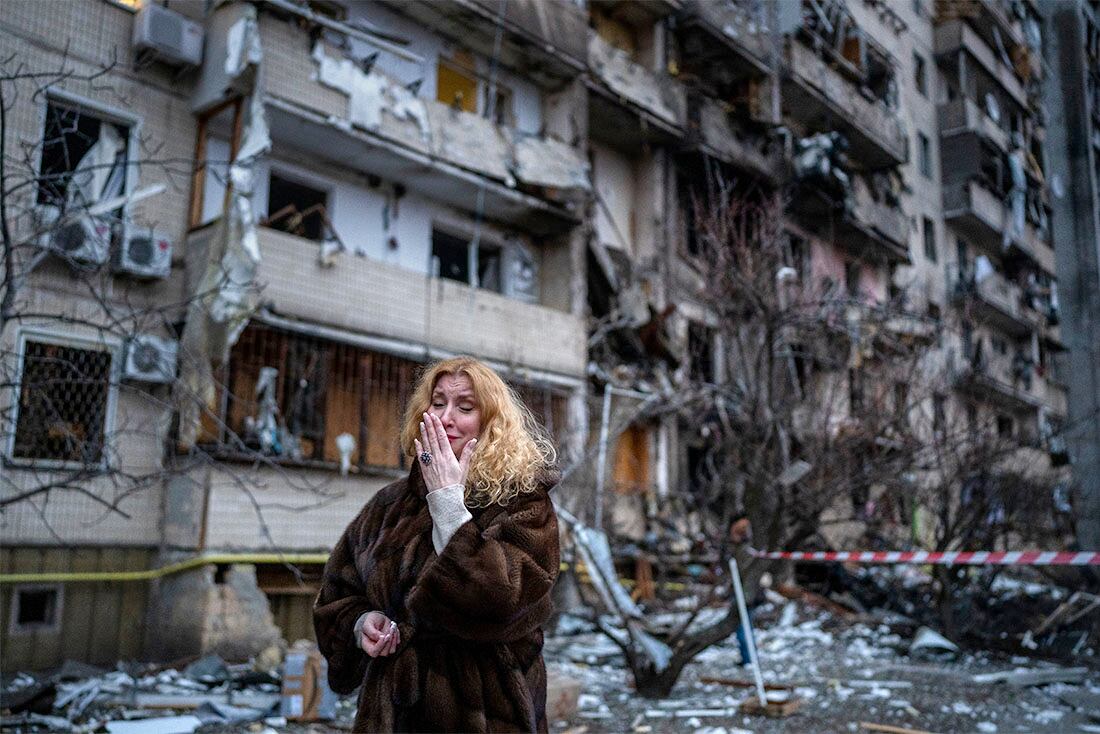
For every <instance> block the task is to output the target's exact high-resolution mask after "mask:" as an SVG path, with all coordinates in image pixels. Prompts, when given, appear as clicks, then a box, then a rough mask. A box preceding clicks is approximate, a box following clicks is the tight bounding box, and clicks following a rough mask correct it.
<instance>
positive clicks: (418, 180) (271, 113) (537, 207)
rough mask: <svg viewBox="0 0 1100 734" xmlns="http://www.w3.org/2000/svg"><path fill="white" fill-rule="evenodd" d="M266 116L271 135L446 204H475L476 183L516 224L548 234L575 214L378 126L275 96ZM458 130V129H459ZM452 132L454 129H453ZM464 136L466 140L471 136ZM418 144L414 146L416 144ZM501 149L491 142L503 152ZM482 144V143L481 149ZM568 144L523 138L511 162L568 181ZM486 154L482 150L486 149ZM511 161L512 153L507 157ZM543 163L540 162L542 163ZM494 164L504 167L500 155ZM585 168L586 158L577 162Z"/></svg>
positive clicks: (489, 203)
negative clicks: (350, 122)
mask: <svg viewBox="0 0 1100 734" xmlns="http://www.w3.org/2000/svg"><path fill="white" fill-rule="evenodd" d="M267 110H268V112H267V116H268V121H269V125H270V128H271V135H272V137H273V138H274V139H275V140H277V141H280V142H283V143H285V144H288V145H291V146H292V147H294V148H297V149H298V150H299V151H301V152H303V153H306V154H308V155H312V156H315V157H317V158H318V159H319V160H324V161H328V162H331V163H335V164H337V165H342V166H351V167H353V168H356V169H358V170H362V171H369V172H371V173H373V174H376V175H378V176H381V177H383V178H385V179H388V180H391V181H394V182H397V183H400V184H402V185H404V186H406V187H408V188H409V189H410V190H413V191H417V192H419V193H422V194H424V195H425V196H428V197H431V198H433V199H436V200H438V201H441V202H443V203H446V204H450V205H451V206H455V207H458V208H460V209H464V210H466V211H475V210H476V209H477V204H478V191H479V190H484V211H485V214H486V216H488V217H489V218H491V219H493V220H496V221H499V222H505V223H507V224H511V225H514V226H517V227H521V228H523V229H525V230H527V231H530V232H532V233H533V234H538V235H552V234H560V233H562V232H565V231H568V230H569V229H570V228H572V227H574V226H575V225H576V224H578V223H579V221H580V218H579V215H578V214H577V213H576V212H575V211H573V210H572V209H571V208H568V207H567V206H562V205H558V204H554V203H551V202H549V201H546V200H544V199H541V198H539V197H537V196H533V195H531V194H528V193H524V192H523V191H520V190H518V189H517V188H515V187H513V186H509V185H508V184H507V182H500V181H495V180H492V179H491V178H489V177H487V176H485V175H481V174H479V173H476V172H473V171H470V170H467V169H465V168H463V167H461V166H459V165H457V164H456V163H454V162H451V161H448V160H445V159H442V158H440V157H438V156H436V155H433V154H432V152H431V151H430V150H425V149H424V147H426V146H416V147H410V146H408V145H404V144H402V143H401V142H399V141H396V140H393V139H388V138H387V137H385V136H383V135H380V134H378V133H376V132H370V131H367V130H361V129H359V128H356V127H351V126H344V125H341V124H340V123H339V121H334V120H331V119H329V118H327V117H324V116H323V115H321V114H320V113H318V112H317V111H315V110H311V109H308V108H304V107H300V106H298V105H296V104H294V103H293V102H290V101H288V100H285V99H281V98H278V97H274V96H270V95H269V96H268V98H267ZM460 132H461V131H459V133H460ZM452 134H454V133H452ZM473 142H474V141H470V144H471V148H472V143H473ZM418 148H419V149H418ZM505 150H506V149H505V148H503V147H497V148H496V152H498V153H499V154H500V155H501V156H509V157H510V154H509V153H507V152H503V151H505ZM486 152H487V151H483V155H484V154H485V153H486ZM567 153H569V154H571V153H572V151H571V149H569V148H568V146H565V145H564V144H558V143H555V142H553V141H535V140H524V141H521V142H520V143H519V144H518V145H517V148H516V158H515V162H514V163H515V165H514V169H515V170H516V171H517V173H520V174H521V175H530V176H531V177H532V180H534V181H539V182H542V183H543V185H547V184H548V183H550V182H561V183H566V182H568V181H569V180H572V179H571V177H572V175H573V174H572V173H570V172H569V171H577V170H581V169H577V168H572V169H568V170H567V164H563V161H565V160H570V159H569V158H567V157H566V154H567ZM486 157H488V156H486ZM512 163H513V162H512V161H510V162H509V165H511V164H512ZM543 164H545V166H544V165H543ZM500 168H501V169H502V170H507V167H506V166H505V165H504V163H503V162H501V165H500ZM583 170H584V171H585V172H586V173H585V175H587V166H586V165H585V166H584V167H583Z"/></svg>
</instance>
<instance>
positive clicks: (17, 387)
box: [3, 328, 123, 471]
mask: <svg viewBox="0 0 1100 734" xmlns="http://www.w3.org/2000/svg"><path fill="white" fill-rule="evenodd" d="M29 341H33V342H39V343H44V344H50V345H52V346H59V347H71V348H73V349H85V350H89V351H101V352H108V353H110V355H111V369H110V371H109V373H108V378H107V405H106V408H105V410H104V414H103V451H102V456H101V457H100V460H99V461H98V462H96V463H94V464H85V463H83V462H80V461H68V460H66V459H35V458H30V457H24V456H16V455H15V436H16V433H17V432H18V426H19V393H20V391H21V390H22V388H23V369H24V366H25V360H26V353H27V342H29ZM122 356H123V355H122V340H121V339H118V338H116V337H112V336H110V335H101V336H100V337H99V338H98V339H97V338H94V337H91V336H81V335H79V334H71V333H64V332H58V331H52V330H45V329H35V328H24V329H20V330H19V331H18V332H17V333H16V365H15V375H16V378H15V380H13V381H12V382H13V384H12V387H11V393H10V397H11V401H12V402H11V405H12V420H11V431H10V432H9V433H8V434H7V435H6V436H4V438H3V458H4V465H5V466H10V467H13V468H25V469H95V470H98V471H106V470H108V469H110V468H111V461H110V456H111V445H112V443H113V438H112V435H113V434H112V429H113V428H114V425H115V413H116V409H117V406H118V387H119V379H120V376H121V374H122Z"/></svg>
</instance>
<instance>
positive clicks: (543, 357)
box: [257, 227, 587, 377]
mask: <svg viewBox="0 0 1100 734" xmlns="http://www.w3.org/2000/svg"><path fill="white" fill-rule="evenodd" d="M259 242H260V253H261V261H260V266H259V271H258V273H257V281H258V282H259V283H261V284H262V286H263V301H264V305H265V306H267V307H268V308H269V309H270V310H271V311H272V312H274V313H277V314H279V315H281V316H285V317H289V318H294V319H298V320H301V321H303V322H307V323H312V324H319V325H325V326H328V327H332V328H335V329H341V330H344V331H347V332H349V333H354V334H364V335H374V336H377V337H382V338H385V339H393V340H397V341H399V342H403V343H405V344H419V345H423V344H430V345H432V346H433V347H436V348H438V349H441V350H446V351H452V352H460V353H469V354H475V355H477V356H479V357H483V358H486V359H490V360H496V361H498V362H502V363H505V364H509V365H515V366H517V367H527V368H533V369H541V370H546V371H550V372H555V373H558V374H561V375H569V376H573V377H583V376H584V374H585V369H586V366H587V360H586V353H585V349H586V337H585V334H586V330H585V324H584V319H583V318H582V317H580V316H574V315H572V314H569V313H565V312H563V311H558V310H556V309H553V308H549V307H546V306H540V305H534V304H529V303H523V302H521V301H517V300H515V299H512V298H507V297H505V296H502V295H500V294H497V293H493V292H491V291H487V290H484V289H480V288H473V287H471V286H468V285H465V284H462V283H458V282H455V281H452V280H448V279H445V278H429V277H427V276H425V275H424V274H423V273H418V272H415V271H413V270H409V269H406V268H403V267H399V266H397V265H394V264H391V263H386V262H381V261H378V260H373V259H368V258H365V257H354V256H347V257H343V258H341V259H340V260H339V262H338V263H337V264H336V265H335V266H333V267H330V268H323V267H321V266H320V265H319V264H316V263H317V259H318V252H319V249H320V245H319V243H317V242H314V241H312V240H307V239H305V238H302V237H297V236H294V235H289V234H285V233H283V232H279V231H277V230H274V229H268V228H263V227H262V228H260V230H259ZM303 293H309V294H311V295H310V297H309V298H303V297H302V294H303ZM533 335H537V338H535V339H532V336H533Z"/></svg>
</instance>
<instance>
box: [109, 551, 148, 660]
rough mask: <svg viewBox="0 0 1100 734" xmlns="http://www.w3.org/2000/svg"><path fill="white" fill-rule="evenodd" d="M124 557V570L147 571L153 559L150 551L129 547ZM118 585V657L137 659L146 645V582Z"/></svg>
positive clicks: (130, 582)
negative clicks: (119, 587)
mask: <svg viewBox="0 0 1100 734" xmlns="http://www.w3.org/2000/svg"><path fill="white" fill-rule="evenodd" d="M123 555H124V558H125V560H126V564H125V565H126V568H127V569H133V570H137V569H146V568H149V563H150V561H151V560H152V551H150V550H148V549H146V548H131V549H129V550H127V551H126V553H125V554H123ZM120 586H121V589H120V597H121V598H120V606H119V613H118V618H119V625H118V635H119V636H118V644H117V648H118V658H119V659H120V660H137V659H139V658H140V657H141V653H142V649H143V647H144V643H145V605H146V604H147V602H148V593H149V592H148V590H149V582H147V581H128V582H126V583H124V584H121V585H120Z"/></svg>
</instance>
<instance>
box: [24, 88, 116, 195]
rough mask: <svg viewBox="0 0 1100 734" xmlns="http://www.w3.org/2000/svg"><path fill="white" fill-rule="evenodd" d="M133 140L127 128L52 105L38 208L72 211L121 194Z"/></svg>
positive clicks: (73, 108) (74, 108) (44, 141)
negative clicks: (41, 206) (50, 206)
mask: <svg viewBox="0 0 1100 734" xmlns="http://www.w3.org/2000/svg"><path fill="white" fill-rule="evenodd" d="M129 140H130V129H129V127H127V126H126V125H123V124H119V123H116V122H112V121H108V120H105V119H103V118H102V117H100V116H97V115H95V114H92V113H90V112H89V111H88V110H86V109H84V108H81V107H77V106H67V105H63V104H60V103H57V102H52V101H51V102H50V103H49V104H47V105H46V124H45V128H44V130H43V133H42V162H41V165H40V167H39V174H38V175H39V177H38V198H37V201H38V203H39V204H49V205H52V206H55V207H58V208H59V209H67V208H76V207H86V206H89V205H91V204H94V203H96V202H98V201H102V200H105V199H110V198H113V197H116V196H119V195H121V194H122V193H123V192H125V190H126V167H127V166H126V163H127V157H128V155H129ZM118 215H119V216H121V210H120V211H119V213H118Z"/></svg>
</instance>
